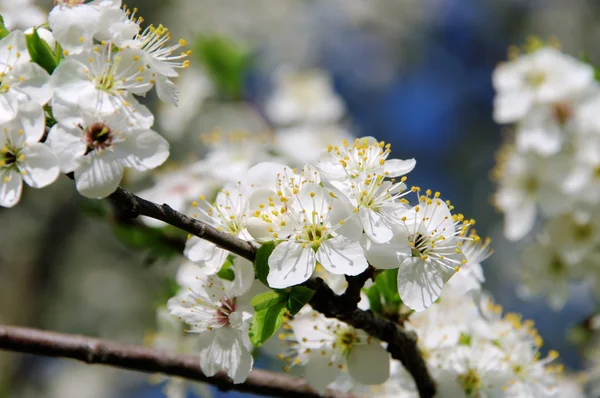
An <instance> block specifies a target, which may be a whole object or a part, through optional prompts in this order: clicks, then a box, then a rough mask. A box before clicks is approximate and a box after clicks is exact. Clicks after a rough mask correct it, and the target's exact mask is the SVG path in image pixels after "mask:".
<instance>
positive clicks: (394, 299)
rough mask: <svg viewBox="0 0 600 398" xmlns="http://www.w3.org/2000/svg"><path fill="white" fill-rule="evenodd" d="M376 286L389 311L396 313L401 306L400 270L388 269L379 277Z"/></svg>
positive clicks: (376, 279)
mask: <svg viewBox="0 0 600 398" xmlns="http://www.w3.org/2000/svg"><path fill="white" fill-rule="evenodd" d="M375 285H376V286H377V290H378V291H379V294H380V295H381V297H382V298H383V301H384V303H385V306H386V308H387V309H388V310H392V311H395V310H397V309H398V308H399V306H400V302H401V301H400V295H399V294H398V269H388V270H385V271H383V272H382V273H380V274H379V275H377V277H376V278H375Z"/></svg>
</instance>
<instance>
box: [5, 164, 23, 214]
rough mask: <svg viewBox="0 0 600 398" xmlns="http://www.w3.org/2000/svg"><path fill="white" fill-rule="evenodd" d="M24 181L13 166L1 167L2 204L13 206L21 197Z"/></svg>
mask: <svg viewBox="0 0 600 398" xmlns="http://www.w3.org/2000/svg"><path fill="white" fill-rule="evenodd" d="M22 190H23V181H22V180H21V175H20V174H19V173H18V172H17V171H16V170H15V169H14V168H13V167H11V168H3V169H0V206H2V207H13V206H14V205H16V204H17V203H19V199H21V191H22Z"/></svg>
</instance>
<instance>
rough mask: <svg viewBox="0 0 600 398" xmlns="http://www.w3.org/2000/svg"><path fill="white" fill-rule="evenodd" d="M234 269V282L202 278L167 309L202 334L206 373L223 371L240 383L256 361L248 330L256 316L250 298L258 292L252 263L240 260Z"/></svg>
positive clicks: (201, 361)
mask: <svg viewBox="0 0 600 398" xmlns="http://www.w3.org/2000/svg"><path fill="white" fill-rule="evenodd" d="M233 270H234V279H233V281H231V282H230V281H226V280H223V279H220V278H218V277H216V276H208V275H204V274H200V275H198V278H197V281H196V283H195V284H194V285H193V286H191V287H189V288H187V289H183V291H182V292H181V294H180V295H179V296H177V297H174V298H172V299H170V300H169V302H168V303H167V308H168V309H169V311H171V314H173V315H175V316H177V317H179V319H181V320H182V321H184V322H186V324H187V326H188V329H187V331H188V332H189V333H198V339H199V346H200V363H201V364H202V371H203V373H204V374H205V375H207V376H209V377H210V376H214V375H215V374H216V373H217V372H219V371H221V370H222V371H225V372H226V373H227V375H228V376H229V377H231V378H232V379H233V382H234V383H235V384H239V383H243V382H244V380H246V377H247V376H248V373H249V372H250V370H251V369H252V364H253V362H254V361H253V358H252V355H251V354H250V349H251V347H252V345H251V344H250V341H249V339H248V328H249V325H250V319H251V318H252V315H253V313H254V310H253V308H252V305H251V304H250V299H251V297H252V296H253V295H254V294H256V293H257V291H256V290H255V289H253V285H254V270H253V268H252V264H250V262H249V261H247V260H244V259H241V258H236V260H235V261H234V265H233Z"/></svg>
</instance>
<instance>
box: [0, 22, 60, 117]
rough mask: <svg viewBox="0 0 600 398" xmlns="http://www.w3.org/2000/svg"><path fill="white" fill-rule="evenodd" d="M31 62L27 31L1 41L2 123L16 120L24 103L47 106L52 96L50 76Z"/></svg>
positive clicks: (0, 86)
mask: <svg viewBox="0 0 600 398" xmlns="http://www.w3.org/2000/svg"><path fill="white" fill-rule="evenodd" d="M30 61H31V58H30V56H29V52H28V51H27V44H26V41H25V34H24V33H23V31H20V30H15V31H12V32H11V33H10V34H8V35H7V36H6V37H4V38H3V39H2V40H0V123H5V122H7V121H9V120H11V119H12V118H14V117H16V115H17V112H18V108H19V105H20V104H21V103H23V102H28V101H33V102H35V103H37V104H39V105H45V104H46V103H47V102H48V101H49V100H50V97H51V96H52V89H51V87H50V84H49V79H50V76H49V75H48V72H46V71H45V70H44V69H43V68H42V67H41V66H39V65H38V64H36V63H33V62H30Z"/></svg>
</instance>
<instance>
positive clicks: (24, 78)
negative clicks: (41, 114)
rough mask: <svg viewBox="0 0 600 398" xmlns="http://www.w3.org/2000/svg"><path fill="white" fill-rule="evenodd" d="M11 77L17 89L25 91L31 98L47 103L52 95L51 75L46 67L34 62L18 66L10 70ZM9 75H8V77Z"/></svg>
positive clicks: (42, 103) (40, 102)
mask: <svg viewBox="0 0 600 398" xmlns="http://www.w3.org/2000/svg"><path fill="white" fill-rule="evenodd" d="M8 76H10V79H9V81H8V82H7V83H12V85H13V87H11V88H14V89H15V90H18V91H20V92H22V93H25V94H26V95H27V96H28V97H29V99H30V100H32V101H35V102H37V103H38V104H40V105H45V104H46V103H47V102H48V101H50V98H51V97H52V88H51V86H50V75H49V74H48V72H46V70H45V69H44V68H42V67H41V66H39V65H38V64H34V63H33V62H27V63H25V64H20V65H18V66H16V67H15V68H14V69H13V70H12V71H11V72H10V75H8ZM8 76H7V77H8Z"/></svg>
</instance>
